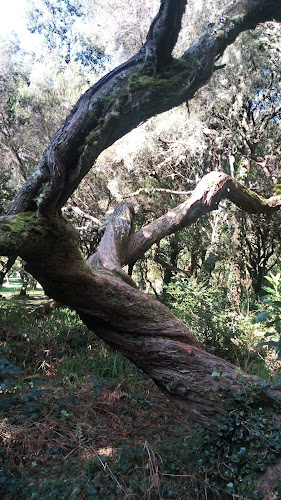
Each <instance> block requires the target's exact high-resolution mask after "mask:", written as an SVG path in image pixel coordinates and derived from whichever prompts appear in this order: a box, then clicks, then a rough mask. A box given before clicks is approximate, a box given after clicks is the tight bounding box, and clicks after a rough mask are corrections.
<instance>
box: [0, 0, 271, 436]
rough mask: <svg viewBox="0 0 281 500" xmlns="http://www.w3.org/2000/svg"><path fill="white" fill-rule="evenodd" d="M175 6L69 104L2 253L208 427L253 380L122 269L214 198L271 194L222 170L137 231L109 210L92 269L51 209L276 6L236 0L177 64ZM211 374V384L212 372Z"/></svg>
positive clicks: (125, 212) (257, 204)
mask: <svg viewBox="0 0 281 500" xmlns="http://www.w3.org/2000/svg"><path fill="white" fill-rule="evenodd" d="M185 3H186V1H185V0H178V1H177V2H175V1H174V0H162V2H161V7H160V10H159V13H158V15H157V16H156V18H155V20H154V21H153V23H152V25H151V28H150V30H149V33H148V37H147V41H146V43H145V44H144V45H143V47H142V48H141V49H140V51H139V52H138V53H137V54H136V55H135V56H134V57H132V58H131V59H130V60H129V61H127V62H126V63H124V64H122V65H121V66H119V67H118V68H117V69H115V70H114V71H112V72H111V73H109V75H107V76H105V77H104V78H102V79H101V80H100V81H99V82H98V83H97V84H95V85H94V86H93V87H91V88H90V89H89V90H88V91H87V92H86V93H85V94H84V95H83V96H81V98H80V99H79V101H78V102H77V104H76V106H75V107H74V108H73V110H72V112H71V113H70V115H69V116H68V117H67V119H66V121H65V123H64V124H63V125H62V127H61V128H60V129H59V130H58V131H57V132H56V134H55V135H54V136H53V138H52V140H51V142H50V144H49V146H48V147H47V149H46V151H45V152H44V154H43V157H42V160H41V162H40V164H39V167H38V169H37V170H36V171H35V173H34V174H33V175H32V176H31V177H30V178H29V179H28V180H27V182H26V184H25V185H24V186H23V188H22V190H21V192H20V193H19V195H18V196H17V198H16V200H15V201H14V203H13V205H12V206H11V209H10V211H9V213H8V215H6V216H4V217H2V218H0V254H2V255H8V256H9V255H16V254H17V255H20V256H21V257H22V258H23V259H24V260H25V261H26V263H27V270H28V272H30V273H31V274H32V275H33V276H34V277H35V278H36V279H37V280H38V281H39V282H40V283H41V284H42V286H43V288H44V289H45V292H46V293H47V294H48V295H49V296H50V297H52V298H53V299H55V300H57V301H58V302H60V303H63V304H66V305H68V306H70V307H72V308H73V309H75V310H76V311H77V312H78V314H79V315H80V317H81V319H82V320H83V321H84V323H85V324H86V325H87V326H88V327H89V328H90V329H92V330H93V331H94V332H95V333H96V334H97V335H99V336H100V337H101V338H103V339H104V340H105V341H106V342H107V343H108V344H109V345H111V346H113V347H114V348H116V349H118V350H119V351H121V352H122V353H123V354H124V355H125V356H126V357H127V358H129V359H130V360H131V361H132V362H134V363H135V364H136V365H137V366H139V367H140V368H141V369H142V370H143V371H144V372H145V373H146V374H147V375H148V376H150V377H151V378H152V379H153V380H154V381H155V383H156V384H157V385H158V386H159V387H160V388H161V389H162V390H163V392H164V393H165V394H166V395H167V396H168V397H169V398H170V399H171V400H172V401H173V402H174V403H175V404H176V405H177V406H178V407H179V408H181V409H182V410H184V411H185V412H186V415H187V416H188V417H190V418H191V419H193V420H194V421H196V422H197V423H200V424H202V425H203V426H205V427H208V428H210V429H214V427H215V426H216V424H217V422H218V421H219V420H220V419H221V417H222V416H223V415H225V414H227V412H228V411H229V408H230V407H231V404H232V403H233V402H232V398H230V397H228V396H227V394H226V392H227V391H225V395H224V396H223V397H222V398H220V397H219V394H222V395H223V394H224V390H226V389H228V390H230V392H231V393H232V394H233V393H235V392H239V391H240V390H241V387H245V390H246V391H247V393H248V394H249V396H251V398H252V400H253V402H255V401H256V400H257V401H258V404H259V405H261V406H265V405H268V404H272V401H273V399H274V398H275V396H276V393H275V392H274V391H270V390H268V391H267V394H266V396H265V397H264V399H263V401H262V402H261V401H260V398H257V397H256V391H255V388H254V386H253V384H254V383H255V380H256V378H255V377H250V376H248V375H245V374H241V373H240V372H239V370H238V369H237V368H236V367H235V366H233V365H231V364H230V363H227V362H226V361H224V360H222V359H219V358H217V357H215V356H212V355H211V354H208V353H206V352H205V351H204V350H203V349H202V347H201V345H200V344H199V343H198V341H197V340H196V339H195V338H193V336H192V335H191V334H190V332H189V331H188V329H187V328H186V327H185V326H184V325H182V324H181V323H180V322H179V321H178V320H177V319H176V318H175V317H174V316H173V315H172V314H171V313H170V311H169V310H168V309H167V308H166V307H165V306H163V305H162V304H160V303H159V302H157V301H156V300H154V299H153V298H152V297H150V296H148V295H144V294H142V293H140V292H139V291H138V290H137V289H136V288H135V287H134V283H133V280H132V279H131V278H130V277H129V276H127V275H126V273H125V272H124V270H123V266H124V265H126V264H128V265H129V266H130V267H131V266H132V265H133V264H134V263H135V262H136V261H137V259H138V258H139V257H140V256H142V255H143V254H144V253H145V252H146V251H147V250H148V249H149V248H150V247H151V245H152V244H153V243H155V242H156V241H159V240H160V239H161V238H163V237H165V236H168V235H170V234H172V233H175V232H177V231H179V230H181V229H182V228H183V227H185V226H187V225H189V224H192V223H193V222H195V221H196V220H198V218H199V217H201V216H202V215H204V214H207V213H209V212H210V211H211V210H214V209H216V208H217V206H218V204H219V202H220V200H221V199H223V198H227V199H229V200H231V201H232V202H234V203H235V204H236V205H238V206H239V207H241V208H242V209H244V210H246V211H249V212H252V213H272V212H274V211H276V210H278V209H279V208H280V205H281V200H280V198H278V197H276V198H270V199H269V200H265V199H263V198H261V197H259V196H258V195H256V194H255V193H253V192H250V191H248V190H246V189H245V188H243V186H241V185H240V184H239V183H237V182H236V181H235V180H233V179H232V178H230V177H228V176H227V175H225V174H223V173H218V172H212V173H211V174H209V175H208V176H206V177H204V178H203V179H202V181H201V182H200V184H199V185H198V187H197V188H196V190H195V191H194V192H193V193H192V194H191V195H190V197H189V198H188V199H187V200H186V201H185V202H184V203H182V204H181V205H179V206H178V207H176V208H174V209H172V210H170V211H169V212H168V213H167V214H165V215H163V216H162V217H160V218H159V219H157V220H156V221H154V222H152V223H150V224H148V225H147V226H145V227H144V228H142V229H140V230H139V231H137V232H134V231H133V229H132V219H133V210H132V208H131V207H130V206H127V205H121V206H119V207H117V210H116V211H115V213H114V215H113V217H112V219H111V221H110V223H109V224H108V226H107V229H106V231H105V235H104V237H103V239H102V242H101V245H100V248H99V250H98V252H97V253H96V254H95V255H94V256H93V257H91V258H90V263H91V264H92V266H93V267H92V268H90V267H89V265H87V264H86V262H85V261H84V259H83V257H82V256H81V254H80V251H79V241H78V235H77V233H76V232H75V230H74V228H72V227H71V226H70V225H69V224H68V223H67V222H66V221H65V220H64V219H63V217H62V215H61V212H60V209H61V207H62V206H63V205H64V204H65V202H66V201H67V199H68V198H69V196H70V195H71V194H72V193H73V191H74V190H75V188H76V187H77V186H78V184H79V182H80V181H81V179H82V178H83V177H84V176H85V175H86V173H87V172H88V171H89V169H90V168H91V166H92V165H93V162H94V160H95V159H96V158H97V156H98V155H99V154H100V152H101V151H103V150H104V149H106V148H107V147H108V146H109V145H111V144H112V143H113V142H114V141H116V140H117V139H118V138H120V137H121V136H123V135H124V134H126V133H127V132H128V131H130V130H132V129H133V128H134V127H136V126H137V125H138V124H139V123H141V122H142V121H143V120H146V119H147V118H149V117H151V116H153V115H155V114H158V113H161V112H163V111H166V110H168V109H170V108H172V107H174V106H177V105H179V104H181V103H182V102H185V101H187V100H189V99H191V98H192V97H193V96H194V94H195V93H196V91H197V90H198V89H199V88H200V87H202V86H203V85H204V84H205V83H206V82H207V81H208V80H209V79H210V77H211V76H212V74H213V72H214V70H215V62H216V60H217V59H218V58H219V57H220V56H221V55H222V54H223V52H224V50H225V49H226V47H227V46H228V45H229V44H231V43H232V42H233V41H234V40H235V39H236V38H237V36H238V35H239V34H240V33H241V32H243V31H245V30H248V29H253V28H255V27H256V25H257V24H258V23H260V22H264V21H267V20H273V19H275V20H279V21H281V7H280V4H279V3H277V2H276V1H275V0H235V1H234V2H232V3H231V7H229V8H228V9H227V10H226V11H225V12H223V13H222V14H221V15H220V16H219V19H218V20H217V22H216V23H214V24H210V25H209V26H208V27H207V28H206V29H205V30H204V31H203V32H202V34H201V36H200V37H199V38H198V40H196V41H195V42H194V43H193V44H192V45H191V47H190V48H189V49H188V50H187V51H186V52H185V53H184V54H183V56H182V58H180V59H173V58H172V56H171V52H172V49H173V47H174V45H175V43H176V40H177V35H178V32H179V29H180V21H181V16H182V14H183V12H184V7H185ZM213 374H218V376H217V375H216V376H212V375H213Z"/></svg>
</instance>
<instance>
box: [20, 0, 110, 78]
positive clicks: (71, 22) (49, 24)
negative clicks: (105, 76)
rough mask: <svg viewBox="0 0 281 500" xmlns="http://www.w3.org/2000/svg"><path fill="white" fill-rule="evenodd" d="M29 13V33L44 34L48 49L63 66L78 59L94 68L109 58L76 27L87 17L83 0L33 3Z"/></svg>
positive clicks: (56, 0) (51, 0) (44, 0)
mask: <svg viewBox="0 0 281 500" xmlns="http://www.w3.org/2000/svg"><path fill="white" fill-rule="evenodd" d="M28 14H29V25H28V29H29V31H30V32H31V33H39V34H40V35H43V37H44V41H45V44H46V46H47V48H48V50H49V51H50V52H56V53H57V54H58V57H59V58H60V60H61V62H62V63H63V64H69V62H70V61H73V60H74V61H80V62H81V64H82V65H83V66H85V67H88V68H91V69H93V68H94V67H96V66H97V65H101V66H102V64H103V63H104V61H105V59H106V58H105V56H104V53H103V50H102V49H101V48H99V47H98V46H94V45H93V43H92V41H91V39H90V38H89V37H86V36H85V35H83V34H81V29H80V30H79V28H78V29H77V28H76V23H77V21H79V20H83V21H85V18H86V13H85V11H84V9H83V6H82V3H81V2H80V1H79V0H41V2H39V3H38V2H36V5H35V4H34V3H33V2H31V3H30V10H29V12H28ZM75 28H76V29H75Z"/></svg>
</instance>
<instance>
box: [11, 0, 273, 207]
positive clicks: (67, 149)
mask: <svg viewBox="0 0 281 500" xmlns="http://www.w3.org/2000/svg"><path fill="white" fill-rule="evenodd" d="M184 8H185V1H184V0H176V1H175V0H162V2H161V6H160V10H159V13H158V14H157V16H156V18H155V20H154V21H153V22H152V25H151V28H150V30H149V33H148V38H147V41H146V42H145V44H144V45H143V47H141V49H140V50H139V52H138V53H137V54H136V55H135V56H133V57H132V58H131V59H129V60H128V61H127V62H125V63H123V64H122V65H121V66H119V67H118V68H116V69H115V70H113V71H112V72H111V73H109V74H108V75H106V76H105V77H104V78H102V79H101V80H100V81H99V82H97V83H96V84H95V85H94V86H93V87H91V88H90V89H89V90H87V92H85V94H83V95H82V96H81V98H80V99H79V101H78V102H77V104H76V105H75V106H74V108H73V110H72V111H71V113H70V115H69V116H68V117H67V119H66V120H65V122H64V124H63V125H62V127H61V128H60V129H59V130H58V131H57V132H56V133H55V135H54V136H53V138H52V139H51V142H50V144H49V146H48V147H47V149H46V151H45V152H44V154H43V157H42V160H41V162H40V165H39V167H38V169H37V170H36V172H35V173H34V174H33V175H32V176H31V178H29V179H28V181H27V183H26V184H25V186H24V187H23V189H22V191H21V192H20V193H19V195H18V197H17V199H16V200H15V202H14V204H13V206H12V207H11V210H10V213H17V212H19V211H24V210H32V211H35V210H37V209H39V211H40V212H41V213H44V214H45V215H46V214H47V213H48V214H50V213H55V212H56V211H58V210H59V209H60V208H61V207H62V206H63V205H64V204H65V203H66V201H67V199H68V198H69V196H70V195H71V194H72V193H73V191H74V190H75V189H76V188H77V186H78V184H79V183H80V181H81V180H82V178H83V177H84V176H85V175H86V173H87V172H88V171H89V170H90V168H91V167H92V165H93V163H94V161H95V160H96V158H97V157H98V156H99V154H100V153H101V152H102V151H103V150H104V149H106V148H107V147H108V146H110V145H111V144H112V143H113V142H115V141H116V140H117V139H119V138H120V137H122V136H123V135H125V134H126V133H128V132H129V131H130V130H132V129H133V128H134V127H136V126H137V125H138V124H139V123H141V122H142V121H144V120H147V119H148V118H150V117H151V116H154V115H156V114H158V113H162V112H164V111H167V110H168V109H171V108H173V107H174V106H178V105H179V104H181V103H182V102H186V101H187V100H190V99H191V98H192V97H193V96H194V94H195V93H196V91H197V90H198V89H199V88H200V87H202V86H203V85H205V84H206V82H207V81H208V80H209V79H210V77H211V76H212V74H213V72H214V67H215V61H216V60H217V58H218V57H220V56H221V55H222V54H223V52H224V50H225V49H226V47H227V46H228V45H230V44H231V43H233V41H234V40H235V39H236V38H237V36H238V35H239V34H240V33H242V32H243V31H246V30H248V29H252V28H254V27H255V26H256V25H257V24H258V23H261V22H264V21H268V20H277V21H281V8H280V2H279V1H278V2H276V0H235V1H234V2H231V5H230V7H228V8H227V9H226V10H225V11H224V12H222V13H221V15H220V16H219V18H218V19H217V21H216V22H215V23H213V24H210V25H209V26H208V27H207V28H206V29H204V30H203V32H202V34H201V36H200V37H199V38H198V39H197V40H196V41H194V43H193V44H192V45H191V47H190V48H189V49H188V50H187V51H186V52H185V53H184V54H183V56H182V58H180V59H173V58H172V57H171V52H172V50H173V47H174V44H175V42H176V39H177V36H178V32H179V30H180V24H181V17H182V15H183V12H184Z"/></svg>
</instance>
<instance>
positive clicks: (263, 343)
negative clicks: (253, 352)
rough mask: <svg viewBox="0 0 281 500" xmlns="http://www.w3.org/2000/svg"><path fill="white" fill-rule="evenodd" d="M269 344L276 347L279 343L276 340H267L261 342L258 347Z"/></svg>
mask: <svg viewBox="0 0 281 500" xmlns="http://www.w3.org/2000/svg"><path fill="white" fill-rule="evenodd" d="M265 345H266V346H268V347H275V346H276V345H277V342H276V341H275V340H268V341H267V342H259V343H258V344H257V345H256V347H263V346H265Z"/></svg>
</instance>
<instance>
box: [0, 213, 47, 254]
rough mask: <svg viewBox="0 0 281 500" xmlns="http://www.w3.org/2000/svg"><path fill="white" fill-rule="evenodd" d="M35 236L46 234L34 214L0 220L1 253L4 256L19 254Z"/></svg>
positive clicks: (17, 215) (18, 215) (22, 214)
mask: <svg viewBox="0 0 281 500" xmlns="http://www.w3.org/2000/svg"><path fill="white" fill-rule="evenodd" d="M34 234H39V235H43V234H45V231H44V228H43V226H42V224H41V222H40V220H39V219H38V218H37V216H36V214H35V213H34V212H22V213H19V214H16V215H12V216H8V217H2V218H1V220H0V252H1V253H2V255H10V254H12V253H17V252H18V250H19V248H20V247H21V246H22V245H23V243H24V242H25V241H27V240H28V238H29V237H30V236H31V235H33V236H34Z"/></svg>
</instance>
